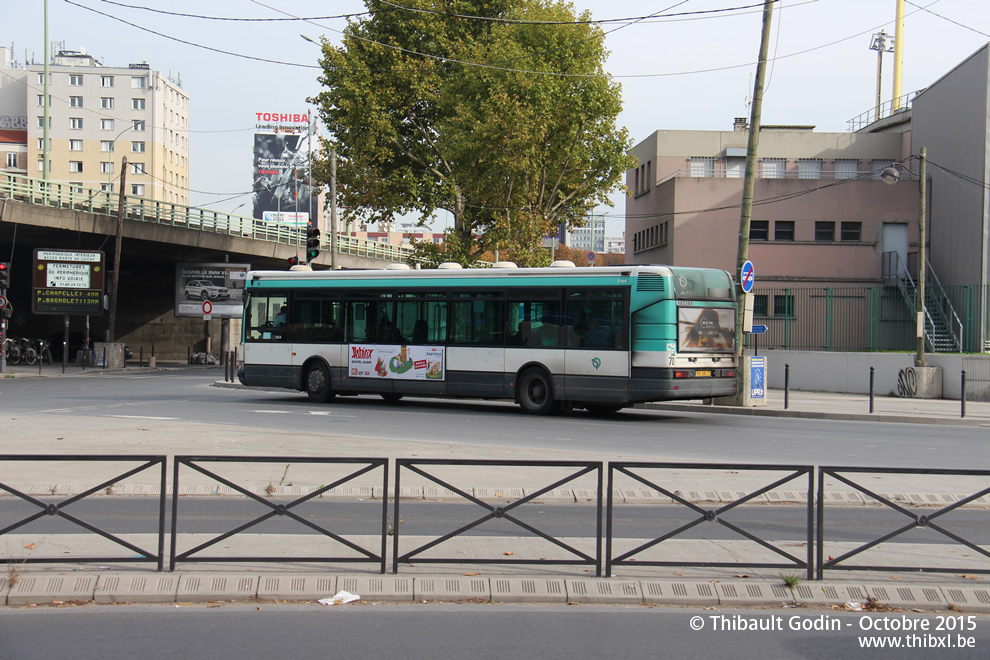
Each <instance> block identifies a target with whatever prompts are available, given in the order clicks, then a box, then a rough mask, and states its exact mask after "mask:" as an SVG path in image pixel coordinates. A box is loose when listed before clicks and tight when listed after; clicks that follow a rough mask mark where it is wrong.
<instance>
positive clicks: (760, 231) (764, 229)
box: [749, 220, 770, 241]
mask: <svg viewBox="0 0 990 660" xmlns="http://www.w3.org/2000/svg"><path fill="white" fill-rule="evenodd" d="M749 240H751V241H769V240H770V221H769V220H751V221H750V223H749Z"/></svg>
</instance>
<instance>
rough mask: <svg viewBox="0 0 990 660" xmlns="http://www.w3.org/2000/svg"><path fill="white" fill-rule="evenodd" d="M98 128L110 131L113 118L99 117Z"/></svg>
mask: <svg viewBox="0 0 990 660" xmlns="http://www.w3.org/2000/svg"><path fill="white" fill-rule="evenodd" d="M100 130H103V131H112V130H113V120H112V119H101V120H100Z"/></svg>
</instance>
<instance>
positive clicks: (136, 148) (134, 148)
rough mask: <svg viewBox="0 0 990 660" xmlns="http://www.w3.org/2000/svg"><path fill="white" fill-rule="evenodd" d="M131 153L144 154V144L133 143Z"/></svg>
mask: <svg viewBox="0 0 990 660" xmlns="http://www.w3.org/2000/svg"><path fill="white" fill-rule="evenodd" d="M131 151H132V152H134V153H136V154H143V153H144V142H131Z"/></svg>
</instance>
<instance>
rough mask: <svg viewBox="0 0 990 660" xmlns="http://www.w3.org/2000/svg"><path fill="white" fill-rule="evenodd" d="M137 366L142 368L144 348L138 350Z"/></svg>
mask: <svg viewBox="0 0 990 660" xmlns="http://www.w3.org/2000/svg"><path fill="white" fill-rule="evenodd" d="M138 366H139V367H144V346H142V347H141V348H139V349H138Z"/></svg>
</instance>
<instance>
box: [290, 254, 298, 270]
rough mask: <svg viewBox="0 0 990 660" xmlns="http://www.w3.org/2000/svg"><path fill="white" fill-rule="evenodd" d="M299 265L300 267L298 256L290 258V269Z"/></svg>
mask: <svg viewBox="0 0 990 660" xmlns="http://www.w3.org/2000/svg"><path fill="white" fill-rule="evenodd" d="M298 265H299V256H298V255H296V256H292V257H289V268H292V267H293V266H298Z"/></svg>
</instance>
